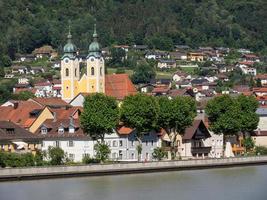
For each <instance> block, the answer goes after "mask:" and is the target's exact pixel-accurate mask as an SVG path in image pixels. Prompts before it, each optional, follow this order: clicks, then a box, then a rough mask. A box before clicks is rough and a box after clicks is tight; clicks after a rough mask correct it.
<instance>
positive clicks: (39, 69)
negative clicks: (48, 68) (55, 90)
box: [30, 66, 45, 75]
mask: <svg viewBox="0 0 267 200" xmlns="http://www.w3.org/2000/svg"><path fill="white" fill-rule="evenodd" d="M44 72H45V69H44V68H43V67H41V66H39V67H30V73H31V74H33V75H34V74H40V73H44Z"/></svg>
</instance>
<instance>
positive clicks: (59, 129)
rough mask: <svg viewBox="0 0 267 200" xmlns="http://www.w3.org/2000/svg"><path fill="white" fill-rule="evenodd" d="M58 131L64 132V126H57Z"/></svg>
mask: <svg viewBox="0 0 267 200" xmlns="http://www.w3.org/2000/svg"><path fill="white" fill-rule="evenodd" d="M58 133H60V134H63V133H64V127H63V126H60V127H59V128H58Z"/></svg>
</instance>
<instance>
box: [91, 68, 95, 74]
mask: <svg viewBox="0 0 267 200" xmlns="http://www.w3.org/2000/svg"><path fill="white" fill-rule="evenodd" d="M91 75H92V76H94V75H95V68H94V67H91Z"/></svg>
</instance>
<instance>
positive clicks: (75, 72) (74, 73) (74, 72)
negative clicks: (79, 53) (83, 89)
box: [74, 69, 77, 77]
mask: <svg viewBox="0 0 267 200" xmlns="http://www.w3.org/2000/svg"><path fill="white" fill-rule="evenodd" d="M74 74H75V77H77V69H75V72H74Z"/></svg>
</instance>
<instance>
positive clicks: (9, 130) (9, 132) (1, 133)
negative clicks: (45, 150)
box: [0, 121, 41, 154]
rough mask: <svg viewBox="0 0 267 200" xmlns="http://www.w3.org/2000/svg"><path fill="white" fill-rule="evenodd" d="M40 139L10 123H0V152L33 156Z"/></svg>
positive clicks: (38, 148) (37, 148)
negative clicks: (30, 154)
mask: <svg viewBox="0 0 267 200" xmlns="http://www.w3.org/2000/svg"><path fill="white" fill-rule="evenodd" d="M40 143H41V138H40V137H39V136H36V135H34V134H32V133H30V132H29V131H27V130H25V129H24V128H21V127H20V126H18V125H16V124H15V123H13V122H10V121H0V151H4V152H12V153H32V154H35V153H36V152H37V151H38V150H40V149H41V145H40Z"/></svg>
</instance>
